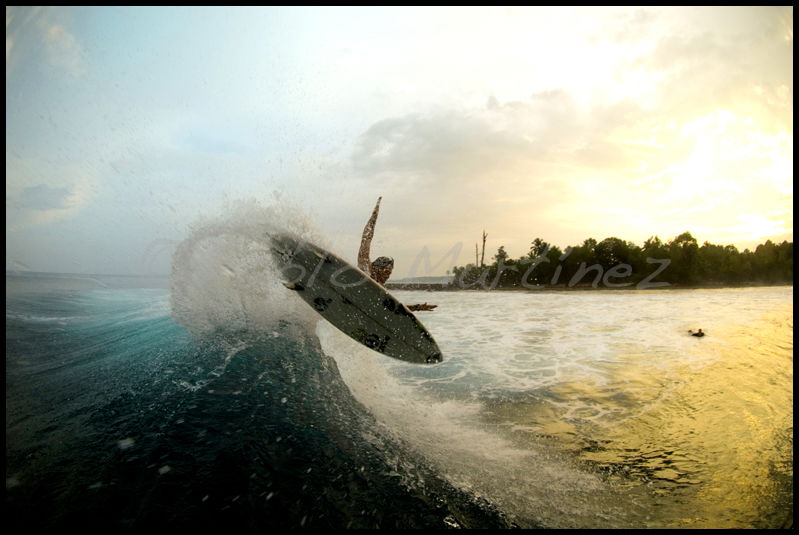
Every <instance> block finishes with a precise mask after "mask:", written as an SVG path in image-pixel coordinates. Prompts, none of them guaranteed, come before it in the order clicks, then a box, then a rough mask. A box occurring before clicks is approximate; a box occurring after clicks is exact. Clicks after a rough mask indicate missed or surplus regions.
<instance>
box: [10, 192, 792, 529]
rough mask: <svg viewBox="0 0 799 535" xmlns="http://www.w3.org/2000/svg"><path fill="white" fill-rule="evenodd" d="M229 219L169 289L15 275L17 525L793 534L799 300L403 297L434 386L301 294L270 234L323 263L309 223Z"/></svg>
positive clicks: (257, 210) (269, 210) (255, 213)
mask: <svg viewBox="0 0 799 535" xmlns="http://www.w3.org/2000/svg"><path fill="white" fill-rule="evenodd" d="M230 213H231V214H234V215H232V216H226V217H222V218H218V219H215V220H209V221H207V222H204V223H201V224H198V225H197V227H196V228H195V230H194V231H193V233H192V234H191V236H190V237H189V238H188V239H186V240H185V241H184V242H183V243H181V244H180V246H179V247H178V249H177V251H176V253H175V256H174V259H173V272H172V276H171V280H170V289H169V290H166V289H163V288H157V287H153V285H152V284H147V285H146V286H148V287H146V288H133V287H130V286H131V285H130V284H128V285H124V284H122V283H120V281H117V280H114V279H113V278H99V279H98V280H97V281H96V282H92V281H88V280H85V278H84V279H81V280H79V281H75V280H69V279H63V278H62V279H59V278H58V277H49V278H47V277H40V278H38V279H35V280H32V279H25V278H22V279H20V278H15V277H13V276H9V275H7V278H6V279H7V282H6V285H7V289H9V288H13V289H14V292H10V295H11V296H12V298H11V299H10V300H9V302H8V303H7V310H6V326H7V333H8V349H7V365H6V372H7V376H8V379H7V398H6V400H7V417H8V418H7V419H8V423H7V428H6V431H7V438H8V444H9V446H8V450H7V451H8V453H9V455H8V459H7V489H8V493H9V494H8V496H9V500H10V501H9V503H10V505H11V511H12V525H15V526H24V525H26V524H31V525H42V522H43V521H42V520H37V515H35V514H34V511H37V510H43V511H45V512H47V515H43V517H46V518H48V521H47V522H46V524H47V526H48V527H51V528H59V527H70V526H76V525H79V523H78V522H77V520H76V519H78V518H80V515H81V514H83V513H82V512H88V511H100V513H97V514H95V516H94V517H93V518H94V520H93V522H94V525H96V526H102V527H109V526H118V525H120V524H119V523H120V522H122V523H123V524H124V525H126V526H134V527H147V526H155V525H170V524H175V525H177V524H181V525H185V524H186V523H187V522H188V523H189V524H191V525H198V526H200V525H219V526H223V525H228V526H230V525H233V526H237V527H240V528H244V529H252V528H253V527H254V526H255V527H258V526H260V527H267V526H284V527H314V526H316V527H336V526H338V527H346V526H349V527H375V526H383V527H447V526H450V527H452V526H461V527H509V526H514V525H515V526H521V527H553V528H563V527H581V528H603V527H606V528H607V527H646V528H655V527H782V526H785V525H787V524H788V523H790V521H791V520H790V519H791V516H790V510H791V507H792V505H791V504H792V501H793V487H792V473H793V472H792V471H793V465H792V456H793V451H792V434H793V428H792V418H793V413H792V401H793V390H792V382H793V367H792V358H793V341H792V331H793V310H792V305H791V302H792V293H793V290H792V288H791V287H774V288H752V289H719V290H685V291H683V290H669V291H661V290H649V291H645V292H635V291H613V292H606V291H602V292H591V291H587V292H582V291H576V292H527V293H523V292H483V291H479V292H477V291H459V292H436V293H429V292H409V291H397V292H394V294H395V296H396V297H397V298H399V299H400V300H401V301H403V302H405V303H419V302H429V303H431V304H437V305H438V308H436V309H435V311H433V312H427V313H418V314H417V316H418V317H419V318H420V320H421V321H422V322H423V323H424V324H425V326H426V327H427V328H428V329H429V331H430V332H431V334H432V335H433V336H434V337H435V339H436V341H437V342H438V344H439V346H440V348H441V349H442V351H443V358H444V360H443V362H442V363H440V364H437V365H432V366H415V365H412V364H407V363H404V362H401V361H397V360H394V359H390V358H388V357H385V356H383V355H380V354H378V353H375V352H373V351H371V350H369V349H367V348H365V347H363V346H361V345H360V344H357V343H356V342H354V341H353V340H351V339H350V338H348V337H347V336H345V335H344V334H342V333H341V332H340V331H338V330H337V329H335V328H334V327H333V326H331V325H330V324H328V323H327V322H325V321H324V320H322V319H321V318H320V316H319V315H318V314H316V313H315V312H314V311H313V310H312V309H311V308H310V307H308V305H307V304H305V303H304V302H302V301H301V300H300V299H298V298H296V296H295V295H293V293H292V292H290V291H288V290H287V289H286V288H285V287H284V286H283V285H282V284H281V280H280V277H279V276H278V275H277V272H276V271H275V269H274V266H273V265H272V261H271V253H270V249H269V240H268V233H270V232H275V231H281V232H291V233H293V234H295V235H297V236H299V237H301V238H303V239H307V240H308V241H311V242H313V243H316V244H318V245H321V246H323V247H324V246H326V243H325V242H326V240H325V237H324V235H323V233H321V232H319V231H318V230H315V228H314V225H313V224H312V221H311V220H310V219H309V218H308V217H307V216H305V215H303V214H302V213H301V212H300V211H298V210H293V209H290V208H288V207H286V206H274V207H262V206H259V205H257V204H255V203H243V204H241V205H238V206H236V207H235V209H234V210H231V211H230ZM356 245H357V244H354V245H353V246H356ZM333 252H335V253H340V252H339V251H333ZM34 290H35V291H34ZM700 327H701V328H702V329H703V330H704V331H705V332H707V333H708V334H707V336H706V337H705V338H702V339H696V338H693V337H691V336H690V335H689V334H688V330H689V329H696V328H700ZM76 430H78V432H76ZM86 459H89V461H86ZM145 497H147V498H145ZM39 516H42V515H39ZM120 519H124V520H123V521H121V520H120Z"/></svg>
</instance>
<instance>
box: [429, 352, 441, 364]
mask: <svg viewBox="0 0 799 535" xmlns="http://www.w3.org/2000/svg"><path fill="white" fill-rule="evenodd" d="M426 362H427V364H436V363H438V362H441V353H436V354H435V355H430V356H429V357H427V360H426Z"/></svg>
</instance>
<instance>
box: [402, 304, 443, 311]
mask: <svg viewBox="0 0 799 535" xmlns="http://www.w3.org/2000/svg"><path fill="white" fill-rule="evenodd" d="M437 306H438V305H428V304H427V303H422V304H421V305H410V306H409V307H408V310H433V309H434V308H436V307H437Z"/></svg>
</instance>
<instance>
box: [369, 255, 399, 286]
mask: <svg viewBox="0 0 799 535" xmlns="http://www.w3.org/2000/svg"><path fill="white" fill-rule="evenodd" d="M371 267H372V269H371V272H372V273H371V274H372V278H373V279H374V280H376V281H377V282H379V283H380V284H383V283H384V282H386V281H387V280H388V278H389V277H390V276H391V272H392V271H393V269H394V259H393V258H390V257H388V256H381V257H378V258H377V259H375V261H374V262H372V266H371Z"/></svg>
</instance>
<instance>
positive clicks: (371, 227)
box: [358, 197, 383, 273]
mask: <svg viewBox="0 0 799 535" xmlns="http://www.w3.org/2000/svg"><path fill="white" fill-rule="evenodd" d="M382 198H383V197H378V198H377V204H375V209H374V210H372V217H370V218H369V221H367V222H366V226H365V227H364V228H363V236H361V248H360V250H359V251H358V267H359V268H360V270H361V271H363V272H364V273H370V270H369V248H370V247H371V245H372V238H373V237H374V235H375V223H377V213H378V212H379V211H380V200H381V199H382Z"/></svg>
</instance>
